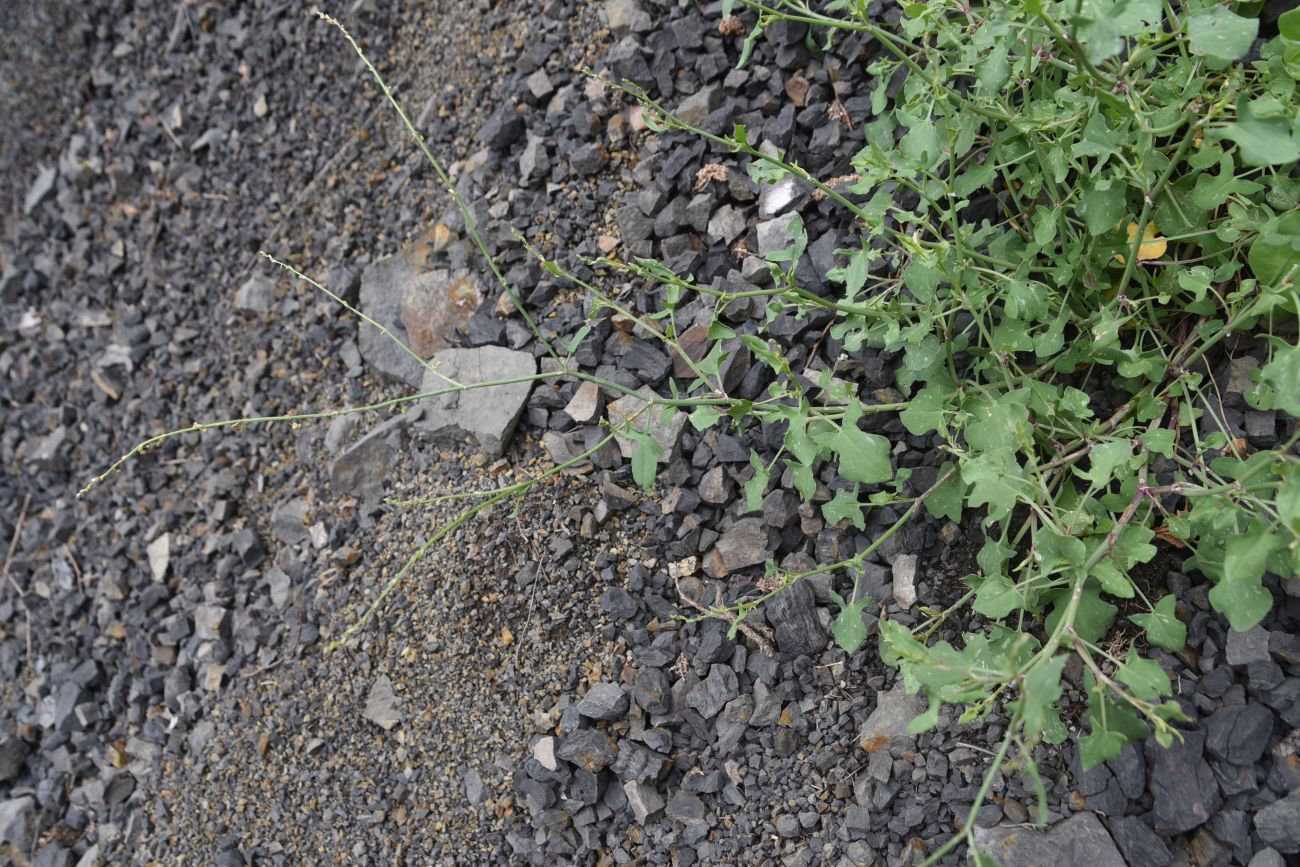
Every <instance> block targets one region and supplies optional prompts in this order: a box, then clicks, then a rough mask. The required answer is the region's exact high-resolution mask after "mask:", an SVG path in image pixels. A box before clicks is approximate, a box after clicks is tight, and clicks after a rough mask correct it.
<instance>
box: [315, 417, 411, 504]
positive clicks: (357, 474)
mask: <svg viewBox="0 0 1300 867" xmlns="http://www.w3.org/2000/svg"><path fill="white" fill-rule="evenodd" d="M408 423H409V422H408V420H407V418H406V416H404V415H403V416H398V417H397V418H390V419H389V420H388V421H386V422H384V423H383V424H381V425H379V426H378V427H376V428H375V429H374V430H372V431H371V432H370V433H368V434H366V435H365V436H363V437H362V438H361V439H359V440H357V441H356V442H355V443H353V444H352V445H351V446H349V447H348V448H347V450H345V451H344V452H343V454H341V455H339V456H338V458H337V459H336V460H335V461H334V464H333V465H332V466H331V467H330V483H331V484H332V485H333V486H334V490H335V491H336V492H338V493H346V494H351V495H352V496H354V497H358V498H360V499H362V500H373V499H378V498H379V497H380V496H381V495H382V494H383V492H384V479H385V478H386V477H387V476H388V468H389V465H390V464H391V463H392V460H393V446H394V442H395V439H398V438H400V437H401V434H402V431H403V430H404V429H405V428H406V426H407V424H408Z"/></svg>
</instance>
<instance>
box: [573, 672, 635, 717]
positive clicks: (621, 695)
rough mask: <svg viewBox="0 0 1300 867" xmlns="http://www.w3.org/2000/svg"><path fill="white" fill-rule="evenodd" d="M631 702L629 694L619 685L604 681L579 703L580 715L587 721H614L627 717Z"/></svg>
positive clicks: (588, 692) (589, 691) (590, 690)
mask: <svg viewBox="0 0 1300 867" xmlns="http://www.w3.org/2000/svg"><path fill="white" fill-rule="evenodd" d="M629 704H630V700H629V699H628V697H627V693H625V692H623V690H622V689H620V688H619V686H618V684H615V683H606V682H604V681H602V682H601V683H598V684H596V685H595V686H593V687H592V688H591V689H589V690H587V694H586V695H584V696H583V697H582V700H581V701H579V702H578V705H577V707H578V713H580V714H582V715H583V716H585V717H586V718H587V719H595V720H605V721H607V722H608V721H612V720H616V719H622V718H623V717H624V716H626V715H627V709H628V705H629Z"/></svg>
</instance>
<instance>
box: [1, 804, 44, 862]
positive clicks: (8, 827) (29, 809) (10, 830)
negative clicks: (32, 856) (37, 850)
mask: <svg viewBox="0 0 1300 867" xmlns="http://www.w3.org/2000/svg"><path fill="white" fill-rule="evenodd" d="M35 815H36V799H35V798H33V797H32V796H31V795H21V796H19V797H17V798H10V799H9V800H7V801H0V851H2V850H3V849H4V847H5V844H8V845H10V846H12V847H13V849H14V851H15V852H23V853H26V852H27V850H28V848H29V847H30V846H31V840H32V836H31V835H32V824H33V822H32V820H33V819H34V818H35Z"/></svg>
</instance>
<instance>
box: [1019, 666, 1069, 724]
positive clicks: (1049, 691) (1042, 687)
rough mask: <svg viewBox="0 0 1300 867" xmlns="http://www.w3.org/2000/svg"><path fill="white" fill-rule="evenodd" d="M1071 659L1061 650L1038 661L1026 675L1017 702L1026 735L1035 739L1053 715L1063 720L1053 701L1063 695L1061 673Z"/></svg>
mask: <svg viewBox="0 0 1300 867" xmlns="http://www.w3.org/2000/svg"><path fill="white" fill-rule="evenodd" d="M1067 659H1069V656H1068V655H1067V654H1064V653H1061V654H1058V655H1056V656H1053V657H1052V658H1051V659H1049V660H1047V661H1046V662H1040V663H1038V664H1037V665H1035V666H1034V667H1033V668H1031V669H1030V670H1029V673H1028V674H1027V675H1025V683H1024V688H1023V689H1022V690H1021V697H1020V698H1019V699H1018V700H1017V701H1016V702H1014V703H1013V704H1015V705H1017V706H1018V707H1019V708H1020V712H1021V722H1022V724H1023V725H1024V727H1025V735H1026V736H1027V738H1028V739H1029V740H1031V741H1032V740H1034V739H1036V738H1038V737H1039V735H1041V734H1042V733H1043V731H1044V730H1045V729H1046V728H1047V727H1048V724H1049V720H1050V719H1052V718H1056V719H1057V720H1058V721H1059V714H1058V713H1057V711H1056V710H1055V709H1054V708H1053V707H1052V705H1053V704H1054V703H1055V702H1056V700H1057V699H1059V698H1060V697H1061V674H1062V672H1064V671H1065V662H1066V660H1067Z"/></svg>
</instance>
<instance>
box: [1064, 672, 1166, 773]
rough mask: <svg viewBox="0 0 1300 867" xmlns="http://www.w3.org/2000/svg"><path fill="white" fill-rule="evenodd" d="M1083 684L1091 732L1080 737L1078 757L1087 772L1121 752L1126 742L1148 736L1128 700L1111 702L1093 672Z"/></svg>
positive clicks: (1144, 724) (1089, 673)
mask: <svg viewBox="0 0 1300 867" xmlns="http://www.w3.org/2000/svg"><path fill="white" fill-rule="evenodd" d="M1084 683H1085V685H1086V687H1087V690H1088V696H1089V701H1088V725H1089V726H1090V727H1091V729H1092V731H1091V732H1090V733H1089V734H1088V735H1087V736H1086V737H1083V738H1080V739H1079V760H1080V762H1081V763H1082V764H1083V768H1084V770H1085V771H1087V770H1091V769H1093V768H1095V767H1097V766H1098V765H1100V764H1102V763H1103V762H1108V761H1110V760H1111V759H1113V758H1115V757H1116V756H1118V755H1119V752H1120V750H1122V749H1123V748H1124V746H1125V745H1126V744H1130V743H1133V742H1135V741H1139V740H1141V739H1142V738H1144V737H1146V736H1147V733H1148V732H1149V731H1150V729H1148V728H1147V725H1146V723H1144V722H1143V721H1142V720H1141V718H1139V717H1138V715H1137V714H1136V713H1134V712H1133V710H1132V708H1130V706H1129V705H1128V703H1127V702H1125V703H1120V702H1116V701H1112V700H1111V699H1110V697H1109V696H1108V695H1107V694H1106V690H1105V689H1104V688H1099V687H1098V686H1097V681H1096V679H1095V678H1093V676H1092V672H1087V673H1086V674H1085V677H1084Z"/></svg>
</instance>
